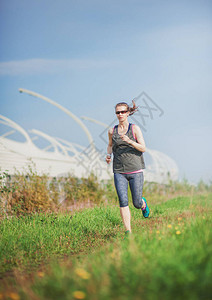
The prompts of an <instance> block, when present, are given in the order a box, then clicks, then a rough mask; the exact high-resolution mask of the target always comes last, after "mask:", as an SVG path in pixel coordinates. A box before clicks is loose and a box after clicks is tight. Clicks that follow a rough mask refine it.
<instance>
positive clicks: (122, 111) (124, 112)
mask: <svg viewBox="0 0 212 300" xmlns="http://www.w3.org/2000/svg"><path fill="white" fill-rule="evenodd" d="M127 112H128V110H120V111H116V114H117V115H119V114H126V113H127Z"/></svg>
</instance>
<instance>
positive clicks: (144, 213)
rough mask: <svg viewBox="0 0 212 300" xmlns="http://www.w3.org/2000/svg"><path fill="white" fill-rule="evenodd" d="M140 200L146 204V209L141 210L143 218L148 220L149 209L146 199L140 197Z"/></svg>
mask: <svg viewBox="0 0 212 300" xmlns="http://www.w3.org/2000/svg"><path fill="white" fill-rule="evenodd" d="M142 199H143V200H144V202H145V203H146V207H145V208H144V209H141V210H142V214H143V216H144V218H148V217H149V207H148V205H147V202H146V199H145V198H144V197H142Z"/></svg>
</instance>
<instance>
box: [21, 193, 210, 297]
mask: <svg viewBox="0 0 212 300" xmlns="http://www.w3.org/2000/svg"><path fill="white" fill-rule="evenodd" d="M190 200H191V199H190V198H189V197H179V198H175V199H171V200H169V201H167V202H165V203H162V204H161V205H155V206H154V207H153V208H152V217H151V218H150V219H144V218H143V219H142V217H141V213H139V212H138V211H137V210H133V218H134V222H133V232H134V233H133V235H132V236H129V237H128V238H126V239H124V238H123V235H121V234H120V231H119V230H118V228H115V230H114V231H113V226H112V223H114V225H115V226H118V225H120V223H119V220H120V218H119V217H118V210H117V208H116V207H110V209H109V210H108V208H106V209H100V208H95V209H93V210H89V209H88V210H86V211H87V212H89V213H90V214H91V215H90V217H89V218H88V219H90V222H91V224H92V225H91V224H90V229H91V228H92V227H93V230H94V231H93V232H94V233H96V232H97V231H98V232H99V234H100V236H102V237H103V236H105V231H104V230H103V227H104V228H108V227H110V228H111V230H112V231H113V236H115V237H116V238H115V239H114V238H113V239H112V240H110V243H107V244H104V245H102V247H101V249H99V248H97V249H96V251H94V252H93V251H88V253H87V254H86V255H82V256H80V259H79V258H77V259H74V258H73V257H72V258H71V257H70V258H69V259H67V260H65V261H64V262H63V263H60V264H58V263H55V264H52V265H51V267H49V268H47V269H45V268H44V269H42V270H39V271H38V272H37V275H36V276H35V277H34V279H33V280H29V281H28V282H26V280H25V277H21V276H20V274H18V275H17V277H16V282H17V283H16V284H17V286H16V291H15V293H16V295H18V296H19V297H20V299H26V300H27V299H42V300H44V299H64V300H65V299H92V300H93V299H94V300H97V299H98V300H99V299H101V300H109V299H114V300H115V299H118V300H128V299H133V300H134V299H135V300H139V299H192V300H193V299H196V300H197V299H208V300H209V299H211V293H212V285H211V276H212V243H211V242H212V232H211V230H210V226H211V223H212V214H211V210H212V208H211V201H212V195H211V194H210V195H209V196H201V197H197V196H196V197H194V199H193V201H192V203H191V201H190ZM92 212H95V213H94V214H92ZM77 215H80V216H81V217H82V218H83V223H84V224H86V222H87V220H88V219H85V220H84V218H85V217H86V216H85V215H84V214H82V212H80V213H77ZM109 218H110V220H108V219H109ZM106 219H107V220H106ZM102 222H104V225H102V224H99V223H102ZM117 223H118V224H117ZM87 226H88V223H87ZM100 228H101V230H102V231H101V230H100ZM105 230H106V229H105ZM80 231H82V230H80ZM107 234H108V231H107ZM100 236H96V237H95V239H98V238H99V237H100ZM100 240H101V239H100ZM90 246H91V247H92V244H91V245H90Z"/></svg>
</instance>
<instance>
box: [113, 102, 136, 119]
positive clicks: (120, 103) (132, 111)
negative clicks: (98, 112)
mask: <svg viewBox="0 0 212 300" xmlns="http://www.w3.org/2000/svg"><path fill="white" fill-rule="evenodd" d="M132 104H133V106H132V107H130V106H129V105H128V104H127V103H126V102H119V103H117V104H116V106H115V109H116V107H117V106H121V105H125V106H126V107H127V110H128V111H129V112H130V113H129V115H130V116H131V115H133V114H134V113H135V112H136V111H137V110H138V106H136V105H135V101H134V100H132Z"/></svg>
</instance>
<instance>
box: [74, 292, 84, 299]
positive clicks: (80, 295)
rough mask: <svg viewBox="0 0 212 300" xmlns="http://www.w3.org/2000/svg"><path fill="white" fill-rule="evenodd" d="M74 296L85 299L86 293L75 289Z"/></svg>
mask: <svg viewBox="0 0 212 300" xmlns="http://www.w3.org/2000/svg"><path fill="white" fill-rule="evenodd" d="M73 296H74V298H75V299H85V293H84V292H81V291H75V292H74V293H73Z"/></svg>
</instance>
